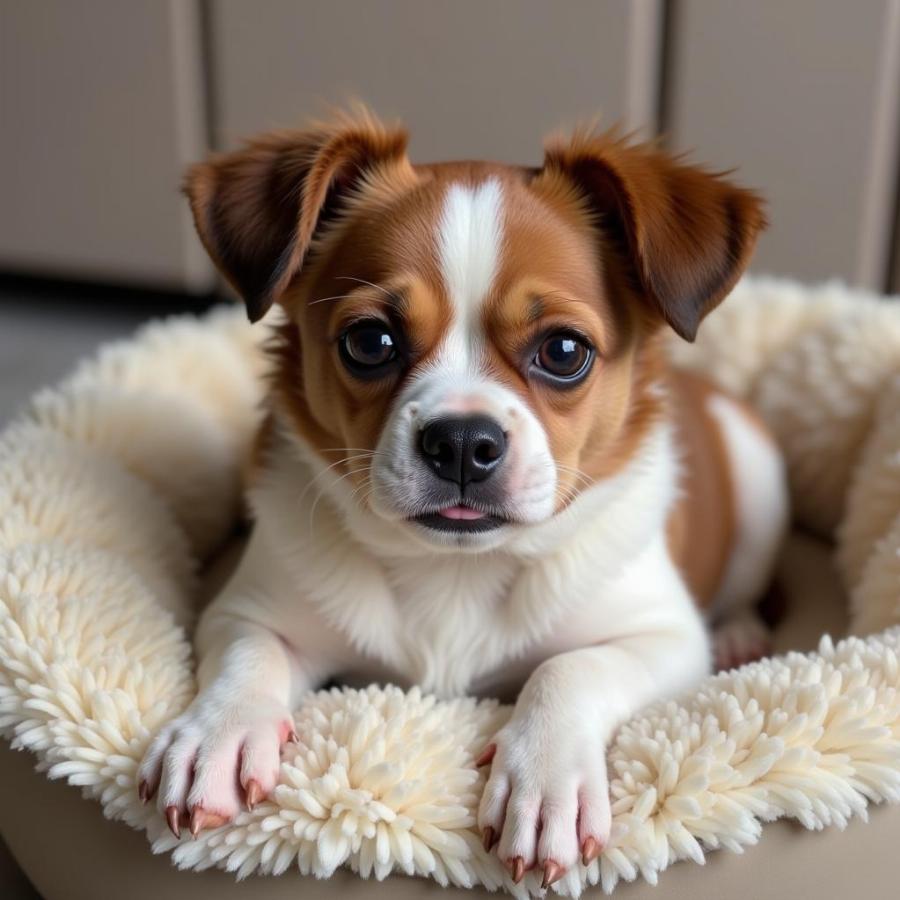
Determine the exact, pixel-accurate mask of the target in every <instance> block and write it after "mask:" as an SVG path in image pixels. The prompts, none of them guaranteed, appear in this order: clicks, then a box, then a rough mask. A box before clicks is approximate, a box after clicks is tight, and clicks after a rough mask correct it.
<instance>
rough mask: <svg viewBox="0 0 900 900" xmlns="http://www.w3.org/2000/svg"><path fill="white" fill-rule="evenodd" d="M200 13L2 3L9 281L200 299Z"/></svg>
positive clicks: (155, 0) (205, 267)
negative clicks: (196, 224)
mask: <svg viewBox="0 0 900 900" xmlns="http://www.w3.org/2000/svg"><path fill="white" fill-rule="evenodd" d="M198 9H199V4H198V3H196V2H193V0H127V2H122V0H90V2H71V0H39V2H33V0H27V2H20V0H0V198H2V210H3V214H2V215H0V269H11V270H14V271H21V272H36V273H39V274H45V275H46V274H50V275H59V276H62V277H66V278H70V277H79V278H87V279H97V280H104V281H111V282H116V281H122V282H126V283H138V284H143V285H149V286H154V287H163V288H179V289H186V290H203V289H206V288H208V287H209V286H210V285H211V284H212V271H211V267H210V266H209V264H208V263H207V261H206V258H205V256H204V254H203V251H202V248H201V247H200V245H199V242H198V241H197V240H196V238H195V237H194V234H193V229H192V228H191V224H190V222H189V217H188V214H187V210H186V208H185V204H184V202H183V201H182V198H181V196H180V195H179V190H178V188H179V184H180V181H181V173H182V169H183V167H184V166H185V164H186V163H187V162H188V161H189V160H192V159H196V158H197V157H198V156H200V155H202V153H203V152H204V151H205V148H206V124H205V122H206V119H205V101H204V97H203V90H202V88H203V79H202V75H203V57H202V54H201V53H200V52H199V48H200V46H201V42H200V32H199V24H200V22H199V15H198Z"/></svg>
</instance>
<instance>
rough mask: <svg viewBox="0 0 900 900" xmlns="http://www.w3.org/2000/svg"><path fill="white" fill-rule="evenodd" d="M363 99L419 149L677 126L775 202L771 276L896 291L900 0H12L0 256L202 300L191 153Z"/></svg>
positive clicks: (684, 142) (23, 268) (30, 266)
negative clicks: (564, 130) (395, 120)
mask: <svg viewBox="0 0 900 900" xmlns="http://www.w3.org/2000/svg"><path fill="white" fill-rule="evenodd" d="M350 97H360V98H362V99H364V100H366V101H367V102H368V103H370V104H371V105H372V106H374V108H375V109H376V110H377V111H378V112H379V113H380V114H381V115H382V116H385V117H393V116H400V117H402V118H404V119H405V120H406V122H407V123H408V124H409V126H410V128H411V130H412V135H413V141H412V152H413V156H414V158H417V159H422V160H424V159H431V158H438V157H444V158H447V157H458V156H478V157H495V158H499V159H503V160H509V161H516V162H523V163H534V162H537V161H538V160H539V159H540V152H541V151H540V148H541V139H542V137H543V135H544V134H545V133H546V132H547V131H549V130H552V129H554V128H556V127H558V126H560V125H566V124H571V123H572V122H574V121H576V120H578V119H579V118H584V117H590V116H592V115H595V114H597V113H600V114H601V115H602V118H603V120H604V121H606V122H608V123H611V122H613V121H621V122H623V123H624V125H625V126H626V127H627V128H629V129H637V130H639V132H640V133H642V134H643V135H646V136H653V135H658V134H662V135H663V136H664V138H663V139H664V140H665V142H666V143H667V144H668V145H669V146H670V147H672V148H674V149H676V150H691V151H695V152H694V154H693V155H694V157H695V158H697V159H701V160H704V161H708V162H709V163H711V164H712V165H713V166H715V167H721V168H731V167H737V168H738V169H739V170H740V178H741V180H743V181H744V182H745V183H747V184H750V185H752V186H754V187H758V188H760V189H761V190H763V191H764V192H765V194H766V195H767V196H768V197H769V199H770V204H771V206H770V218H771V221H772V227H771V229H770V231H769V232H768V234H767V235H766V236H765V238H764V239H763V241H762V243H761V245H760V249H759V253H758V255H757V258H756V262H755V266H754V267H755V269H756V270H757V271H768V272H776V273H780V274H786V275H793V276H798V277H801V278H804V279H823V278H828V277H832V276H837V277H840V278H843V279H845V280H847V281H848V282H850V283H853V284H859V285H864V286H867V287H871V288H874V289H876V290H890V289H893V290H895V291H897V290H900V228H898V214H897V210H898V171H900V144H898V135H900V0H859V2H848V0H755V2H748V0H631V2H627V0H565V2H559V3H551V2H546V0H327V2H326V0H315V2H314V0H127V2H123V0H0V198H2V213H3V214H2V215H0V271H3V272H7V273H9V272H12V273H24V274H27V275H41V276H52V277H58V278H62V279H86V280H89V281H91V282H101V283H110V284H124V285H135V286H142V287H149V288H154V289H163V290H174V291H179V292H183V293H186V294H204V293H206V292H208V291H209V290H210V289H211V288H212V287H213V286H214V284H215V280H214V275H213V272H212V270H211V268H210V266H209V264H208V263H207V261H206V259H205V256H204V254H203V252H202V250H201V248H200V246H199V243H198V242H197V240H196V238H195V237H194V235H193V231H192V228H191V225H190V222H189V219H188V215H187V210H186V207H185V204H184V202H183V201H182V199H181V197H180V196H179V194H178V183H179V180H180V175H181V172H182V170H183V168H184V166H185V165H186V164H187V163H188V162H190V161H191V160H194V159H197V158H198V157H200V156H201V155H202V154H203V153H204V152H206V150H207V149H209V148H228V147H232V146H234V145H235V144H236V143H237V141H238V139H239V138H240V137H241V136H245V135H249V134H252V133H253V132H256V131H259V130H262V129H265V128H270V127H276V126H291V125H296V124H299V123H301V122H303V120H304V118H305V117H307V116H309V115H315V114H319V113H322V112H323V110H324V109H325V108H326V104H327V103H328V102H341V101H345V100H346V99H347V98H350Z"/></svg>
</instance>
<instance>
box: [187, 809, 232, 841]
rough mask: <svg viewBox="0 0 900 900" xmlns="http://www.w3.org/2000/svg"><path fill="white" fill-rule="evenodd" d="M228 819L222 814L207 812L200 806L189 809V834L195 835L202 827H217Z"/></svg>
mask: <svg viewBox="0 0 900 900" xmlns="http://www.w3.org/2000/svg"><path fill="white" fill-rule="evenodd" d="M227 821H228V820H227V819H226V818H225V817H224V816H220V815H217V814H216V813H210V812H207V811H206V810H205V809H204V808H203V807H202V806H195V807H194V808H193V809H192V810H191V835H192V836H193V837H197V835H198V834H200V832H201V831H203V829H204V828H218V827H219V826H220V825H224V824H225V822H227Z"/></svg>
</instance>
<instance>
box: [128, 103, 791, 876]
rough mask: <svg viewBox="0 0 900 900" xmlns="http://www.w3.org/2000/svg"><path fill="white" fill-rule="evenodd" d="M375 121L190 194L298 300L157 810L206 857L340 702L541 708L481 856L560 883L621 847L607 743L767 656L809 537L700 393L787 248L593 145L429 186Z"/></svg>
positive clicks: (222, 260) (504, 734) (486, 801)
mask: <svg viewBox="0 0 900 900" xmlns="http://www.w3.org/2000/svg"><path fill="white" fill-rule="evenodd" d="M406 145H407V135H406V132H405V131H404V130H403V129H402V128H400V127H399V126H388V125H385V124H382V123H381V122H379V121H378V120H377V119H375V118H374V117H373V116H372V115H371V114H368V113H365V114H361V115H356V116H339V117H337V118H336V119H335V120H334V121H332V122H330V123H326V124H318V125H313V126H311V127H310V128H309V129H308V130H304V131H289V132H282V133H275V134H270V135H266V136H263V137H260V138H258V139H256V140H253V141H251V142H250V143H249V144H248V145H246V146H245V147H244V148H243V149H240V150H238V151H236V152H233V153H228V154H224V155H218V156H214V157H212V158H210V159H209V160H208V161H206V162H203V163H201V164H199V165H197V166H195V167H193V168H192V169H191V170H190V171H189V173H188V175H187V179H186V188H185V190H186V193H187V196H188V198H189V200H190V204H191V208H192V211H193V215H194V219H195V223H196V227H197V231H198V233H199V235H200V238H201V239H202V241H203V244H204V245H205V247H206V250H207V251H208V253H209V255H210V256H211V258H212V259H213V261H214V262H215V263H216V265H217V266H218V268H219V269H220V270H221V272H222V273H224V275H225V277H226V278H227V279H228V280H229V281H230V282H231V284H232V285H233V286H234V287H235V288H236V290H237V291H238V293H239V294H240V295H241V297H242V298H243V300H244V302H245V303H246V306H247V310H248V314H249V317H250V319H251V320H253V321H256V320H258V319H260V318H262V317H263V316H264V315H265V314H266V312H267V311H268V310H269V309H270V307H272V306H273V305H275V304H277V305H278V306H279V307H280V318H279V320H278V321H277V322H275V324H274V326H273V338H272V345H271V348H270V352H271V357H272V363H273V365H272V369H273V371H272V376H271V387H270V390H269V395H268V406H267V410H268V417H267V420H266V424H265V426H264V427H263V428H262V431H261V433H260V436H259V441H258V445H257V450H256V454H255V462H254V466H253V479H252V486H251V487H250V489H249V492H248V494H249V506H250V508H251V511H252V517H253V520H254V526H253V530H252V534H251V536H250V538H249V541H248V545H247V548H246V550H245V553H244V556H243V558H242V560H241V562H240V564H239V565H238V567H237V569H236V571H235V573H234V575H233V576H232V578H231V580H230V582H229V583H228V584H227V586H226V587H225V588H224V589H223V590H222V592H221V594H220V595H219V596H218V597H217V598H216V599H215V600H214V601H213V603H212V604H211V605H210V607H209V608H208V609H207V610H206V611H205V612H204V613H203V615H202V617H201V620H200V622H199V624H198V629H197V634H196V648H197V653H198V659H199V669H198V684H199V694H198V696H197V698H196V699H195V700H194V701H193V703H192V704H191V705H190V706H189V707H188V709H187V710H186V711H185V712H184V713H183V714H182V715H181V716H179V717H178V718H177V719H175V720H174V721H173V722H172V723H170V724H169V725H168V726H166V727H165V728H164V729H163V730H162V731H161V732H160V733H159V734H158V735H157V736H156V737H155V739H154V740H153V741H152V743H151V745H150V748H149V750H148V752H147V754H146V757H145V758H144V760H143V763H142V765H141V767H140V774H139V778H140V782H139V791H140V795H141V798H142V799H143V800H144V801H145V802H147V801H148V800H150V799H151V798H152V797H154V796H156V797H157V798H158V799H157V803H158V806H159V809H160V811H161V812H162V813H163V814H164V815H165V816H166V818H167V820H168V822H169V825H170V827H171V829H172V831H173V832H174V833H175V834H176V835H179V834H180V830H181V828H182V827H186V826H189V827H190V830H191V831H192V832H193V833H194V834H196V833H197V832H198V831H199V830H201V829H204V828H211V827H216V826H219V825H221V824H223V823H225V822H227V821H229V820H230V819H231V818H232V817H233V816H234V815H235V814H236V813H237V812H238V810H239V809H240V808H241V807H242V806H243V805H246V806H247V807H248V808H252V807H253V806H254V805H255V804H256V803H258V802H259V801H260V800H261V799H263V798H264V797H265V796H266V795H267V794H268V793H269V792H270V791H271V790H272V789H273V788H274V786H275V783H276V779H277V777H278V769H279V760H280V750H281V747H282V745H283V744H284V743H285V742H286V741H289V740H294V739H296V736H295V735H294V734H293V725H292V721H293V720H292V715H291V711H292V710H293V709H294V708H295V706H296V704H297V703H298V701H299V700H300V698H301V697H302V695H303V694H304V692H306V691H308V690H310V689H311V688H313V687H315V686H316V685H319V684H321V683H323V682H326V681H327V680H329V679H334V678H342V679H344V680H345V681H350V682H357V681H359V682H365V683H368V682H371V681H373V680H378V681H391V682H395V683H399V684H405V685H409V684H419V685H421V686H422V688H423V689H425V690H427V691H432V692H434V693H436V694H438V695H439V696H444V697H447V696H453V695H458V694H462V693H473V694H479V695H490V696H498V697H509V698H515V706H514V711H513V713H512V716H511V718H510V719H509V721H508V723H507V724H506V725H505V726H504V727H503V728H502V729H501V730H500V731H499V733H497V734H496V735H495V736H494V737H493V739H492V741H491V742H490V744H489V745H488V746H487V747H486V748H485V751H484V753H483V754H482V755H481V757H480V758H479V759H478V760H477V763H478V764H479V765H489V766H490V771H489V777H488V780H487V782H486V786H485V788H484V793H483V797H482V800H481V803H480V807H479V810H478V826H479V828H480V829H481V832H482V835H483V838H484V842H485V846H486V847H487V848H488V849H491V848H492V847H494V846H496V852H497V853H498V855H499V857H500V859H501V860H502V861H503V863H504V864H505V865H506V866H507V867H508V868H509V871H510V873H511V875H512V877H513V878H514V879H515V880H516V881H519V880H520V879H521V878H522V877H523V873H524V872H525V871H527V870H529V869H531V868H533V867H539V869H540V870H541V873H542V877H543V883H544V885H545V886H547V885H549V884H552V883H553V882H554V881H555V880H557V879H558V878H559V877H561V876H562V875H563V874H564V873H565V872H566V870H568V869H569V868H570V867H572V866H574V865H576V864H577V862H578V861H579V859H580V860H581V861H583V862H584V863H585V864H587V863H589V862H590V861H591V860H592V859H594V858H596V856H597V855H598V854H599V853H600V852H601V851H602V849H603V848H604V846H605V844H606V842H607V841H608V838H609V832H610V821H611V813H610V801H609V793H608V786H607V774H606V765H605V747H606V744H607V742H608V740H609V738H610V736H611V734H612V733H613V731H614V729H615V728H616V727H617V726H618V725H619V724H620V723H621V722H623V721H624V720H626V719H627V718H629V717H630V716H632V715H633V714H634V713H635V712H636V711H637V710H638V709H639V708H640V707H642V706H643V705H645V704H647V703H649V702H651V701H654V700H656V699H658V698H660V697H663V696H666V695H670V694H675V693H677V692H680V691H683V690H685V689H688V688H690V687H691V686H693V685H694V684H695V683H696V682H697V681H698V680H699V679H700V678H701V677H702V676H703V675H705V674H706V673H707V672H708V671H709V670H710V667H711V660H712V643H713V642H712V641H711V638H710V635H709V631H708V628H707V624H706V621H707V620H715V621H717V622H718V623H719V625H720V629H719V631H717V638H716V642H717V649H718V653H719V655H720V657H722V658H721V659H720V663H726V664H734V663H738V662H741V661H744V660H746V659H749V658H752V657H753V656H755V655H760V654H761V653H762V652H763V650H764V640H765V631H764V626H763V625H762V623H761V622H760V621H759V619H758V618H757V617H756V614H755V612H754V603H755V601H756V600H757V599H758V598H759V597H760V595H761V594H762V593H763V591H764V589H765V587H766V585H767V583H768V581H769V579H770V576H771V573H772V568H773V564H774V559H775V556H776V553H777V550H778V546H779V544H780V541H781V538H782V535H783V532H784V529H785V524H786V522H787V501H786V489H785V480H784V470H783V466H782V462H781V459H780V457H779V454H778V451H777V449H776V447H775V445H774V443H773V441H772V440H771V438H770V437H769V435H768V434H767V433H766V431H765V428H764V427H763V426H762V425H761V424H760V422H759V420H758V419H757V418H756V417H755V416H754V415H753V414H752V413H751V412H750V411H749V410H748V409H746V408H745V407H744V406H742V405H741V404H740V403H739V402H737V401H736V400H734V399H732V398H730V397H728V396H726V395H725V394H723V393H721V392H720V391H718V390H716V389H714V388H713V387H712V386H710V385H708V384H706V383H704V382H702V381H700V380H699V379H697V378H695V377H692V376H689V375H688V374H686V373H682V372H677V371H674V370H673V368H672V367H671V366H670V364H669V362H668V361H667V356H666V344H667V342H668V341H669V340H670V339H671V338H670V335H669V332H670V331H671V330H674V332H676V333H677V334H678V335H679V336H680V337H681V338H683V339H686V340H689V341H690V340H693V339H694V336H695V334H696V332H697V329H698V327H699V325H700V322H701V320H702V319H703V317H704V316H705V315H706V314H707V313H709V312H710V311H711V310H712V309H713V308H714V307H715V306H716V305H717V304H718V303H719V302H720V301H721V300H722V299H723V298H724V297H725V296H726V295H727V294H728V292H729V291H730V289H731V288H732V287H733V285H734V284H735V282H736V280H737V279H738V277H739V275H740V274H741V272H742V271H743V270H744V268H745V267H746V265H747V263H748V260H749V258H750V256H751V253H752V250H753V248H754V245H755V242H756V239H757V235H758V233H759V232H760V230H761V229H762V228H763V227H764V225H765V216H764V212H763V204H762V201H761V199H760V197H759V196H757V195H756V194H755V193H754V192H752V191H749V190H746V189H743V188H741V187H738V186H735V185H734V184H732V183H731V182H730V181H728V180H727V178H726V177H725V176H723V175H721V174H713V173H711V172H709V171H707V170H705V169H702V168H698V167H695V166H692V165H689V164H687V163H686V162H684V161H683V160H682V159H679V158H674V157H672V156H670V155H668V154H667V153H666V152H664V151H663V150H661V149H659V148H658V147H656V146H653V145H649V144H634V143H630V142H629V141H628V140H627V139H624V138H622V137H620V136H619V135H617V134H616V133H615V132H605V133H599V132H596V131H593V130H591V129H588V128H584V129H581V130H578V131H576V132H575V133H574V134H573V135H572V136H571V137H568V138H566V137H554V138H552V139H551V140H550V141H549V142H548V144H547V146H546V153H545V157H544V161H543V164H542V165H541V166H539V167H534V168H530V167H524V166H515V165H501V164H495V163H488V162H455V163H442V164H430V165H413V164H412V163H410V161H409V159H408V158H407V155H406Z"/></svg>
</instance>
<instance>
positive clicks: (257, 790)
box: [247, 778, 265, 810]
mask: <svg viewBox="0 0 900 900" xmlns="http://www.w3.org/2000/svg"><path fill="white" fill-rule="evenodd" d="M264 797H265V794H264V793H263V789H262V788H261V787H260V786H259V782H258V781H256V780H255V779H254V778H251V779H250V780H249V781H248V782H247V809H248V810H252V809H253V807H254V806H256V804H257V803H259V801H260V800H262V799H263V798H264Z"/></svg>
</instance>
